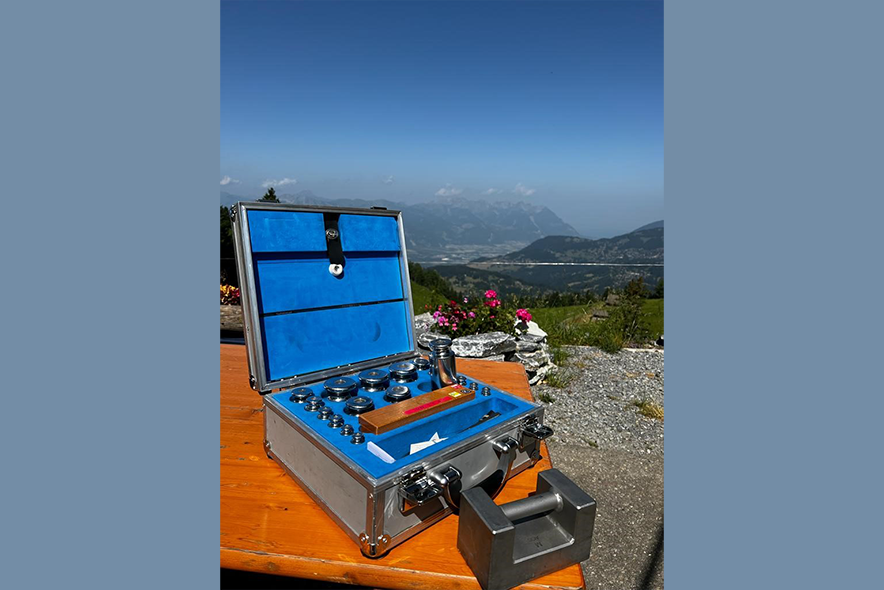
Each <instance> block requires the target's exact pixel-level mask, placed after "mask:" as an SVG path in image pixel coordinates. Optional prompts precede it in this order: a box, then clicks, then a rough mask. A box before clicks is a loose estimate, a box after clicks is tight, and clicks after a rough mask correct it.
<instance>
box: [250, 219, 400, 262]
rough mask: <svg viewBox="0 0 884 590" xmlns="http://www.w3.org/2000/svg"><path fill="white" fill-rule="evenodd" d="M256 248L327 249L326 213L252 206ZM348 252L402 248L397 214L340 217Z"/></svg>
mask: <svg viewBox="0 0 884 590" xmlns="http://www.w3.org/2000/svg"><path fill="white" fill-rule="evenodd" d="M247 214H248V223H249V234H250V235H251V241H252V252H325V251H326V242H325V224H324V222H323V219H322V213H311V212H304V211H284V210H278V209H274V210H272V211H271V210H260V209H252V210H250V211H248V212H247ZM338 230H339V231H340V233H341V247H342V248H343V250H344V252H357V251H379V252H398V251H399V224H398V223H397V221H396V218H395V217H385V216H380V215H355V214H351V213H344V214H342V215H341V216H340V218H339V219H338Z"/></svg>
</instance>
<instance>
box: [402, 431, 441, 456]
mask: <svg viewBox="0 0 884 590" xmlns="http://www.w3.org/2000/svg"><path fill="white" fill-rule="evenodd" d="M443 440H448V437H447V436H446V437H445V438H439V433H438V432H435V433H433V436H431V437H430V440H428V441H424V442H419V443H412V445H411V448H410V449H409V451H408V454H409V455H414V454H415V453H417V452H418V451H422V450H424V449H426V448H427V447H430V446H433V445H434V444H436V443H439V442H442V441H443Z"/></svg>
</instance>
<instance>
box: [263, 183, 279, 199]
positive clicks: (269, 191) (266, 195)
mask: <svg viewBox="0 0 884 590" xmlns="http://www.w3.org/2000/svg"><path fill="white" fill-rule="evenodd" d="M260 200H261V201H262V202H264V203H279V199H277V198H276V190H275V189H274V188H273V187H272V186H271V187H270V188H269V189H267V192H266V193H264V196H263V197H261V199H260Z"/></svg>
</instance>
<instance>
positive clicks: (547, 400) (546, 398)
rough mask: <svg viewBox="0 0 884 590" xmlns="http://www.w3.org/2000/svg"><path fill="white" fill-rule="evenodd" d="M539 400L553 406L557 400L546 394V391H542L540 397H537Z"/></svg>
mask: <svg viewBox="0 0 884 590" xmlns="http://www.w3.org/2000/svg"><path fill="white" fill-rule="evenodd" d="M537 399H539V400H540V401H542V402H543V403H545V404H551V403H553V402H554V401H556V398H554V397H553V396H551V395H550V394H548V393H546V392H545V391H542V392H541V393H540V395H538V396H537Z"/></svg>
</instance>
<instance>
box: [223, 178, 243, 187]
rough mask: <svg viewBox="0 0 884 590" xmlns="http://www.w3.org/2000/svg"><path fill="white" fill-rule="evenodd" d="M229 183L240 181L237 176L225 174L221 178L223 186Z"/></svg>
mask: <svg viewBox="0 0 884 590" xmlns="http://www.w3.org/2000/svg"><path fill="white" fill-rule="evenodd" d="M228 184H239V181H238V180H237V179H235V178H230V177H229V176H225V177H224V178H222V179H221V186H227V185H228Z"/></svg>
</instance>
